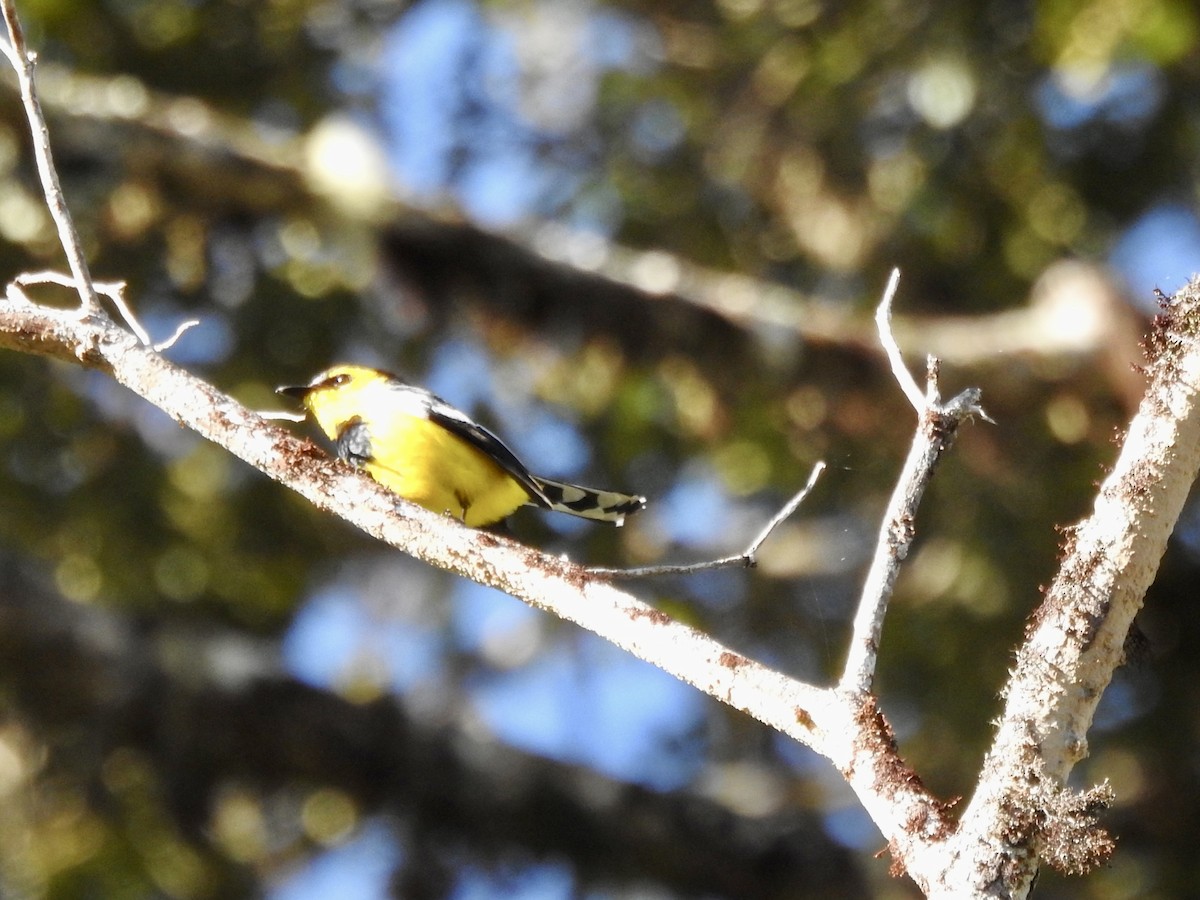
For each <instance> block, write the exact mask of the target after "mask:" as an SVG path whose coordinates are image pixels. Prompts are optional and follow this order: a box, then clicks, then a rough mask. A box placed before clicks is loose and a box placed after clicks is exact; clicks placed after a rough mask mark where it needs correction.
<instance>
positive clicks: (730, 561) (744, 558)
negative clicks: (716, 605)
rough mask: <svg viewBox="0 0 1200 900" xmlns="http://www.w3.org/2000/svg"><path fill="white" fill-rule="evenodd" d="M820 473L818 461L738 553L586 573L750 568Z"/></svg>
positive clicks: (636, 574)
mask: <svg viewBox="0 0 1200 900" xmlns="http://www.w3.org/2000/svg"><path fill="white" fill-rule="evenodd" d="M824 471H825V463H824V462H818V463H817V464H816V465H815V466H813V469H812V472H811V473H809V476H808V481H807V482H806V483H805V485H804V487H802V488H801V489H800V490H799V491H798V492H797V493H796V494H795V496H793V497H792V499H791V500H789V501H788V502H787V503H785V504H784V505H783V506H782V507H781V508H780V509H779V511H778V512H777V513H775V515H773V516H771V518H770V520H769V521H768V522H767V524H766V525H764V526H763V527H762V530H760V531H759V532H758V534H757V535H755V537H754V540H752V541H751V542H750V543H749V544H748V545H747V547H746V549H745V550H743V551H742V552H741V553H735V554H733V555H732V556H723V557H721V558H720V559H710V560H706V561H705V562H698V563H685V564H683V565H665V566H639V567H637V568H633V569H604V568H589V569H588V574H589V575H604V576H607V577H610V578H648V577H651V576H657V575H692V574H695V573H696V572H706V571H709V570H710V569H728V568H732V567H734V566H741V567H742V568H746V569H752V568H754V567H755V566H757V565H758V548H759V547H761V546H762V545H763V543H764V542H765V541H766V539H767V538H769V537H770V536H771V532H773V531H774V530H775V529H776V528H777V527H779V525H780V523H782V522H784V521H785V520H787V519H788V518H789V517H790V516H791V515H792V514H793V513H794V512H795V511H796V510H797V509H799V508H800V504H801V503H803V502H804V500H805V498H806V497H808V495H809V494H810V493H811V492H812V489H813V487H814V486H815V485H816V483H817V479H818V478H820V477H821V473H822V472H824Z"/></svg>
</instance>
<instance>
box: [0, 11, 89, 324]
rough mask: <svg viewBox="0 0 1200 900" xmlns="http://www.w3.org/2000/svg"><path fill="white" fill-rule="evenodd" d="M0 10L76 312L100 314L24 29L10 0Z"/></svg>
mask: <svg viewBox="0 0 1200 900" xmlns="http://www.w3.org/2000/svg"><path fill="white" fill-rule="evenodd" d="M0 11H2V12H3V14H4V24H5V26H6V28H7V29H8V43H7V44H4V45H0V48H2V49H3V52H4V55H5V56H7V57H8V60H9V62H10V63H12V67H13V70H14V71H15V72H16V73H17V84H18V87H19V89H20V93H21V102H22V104H23V105H24V107H25V115H26V117H27V118H28V119H29V133H30V135H31V136H32V138H33V155H34V158H35V159H36V160H37V170H38V175H39V176H40V178H41V181H42V193H43V194H44V195H45V198H46V206H47V208H48V209H49V210H50V215H51V217H53V219H54V224H55V226H56V227H57V228H58V239H59V241H60V242H61V243H62V247H63V251H64V252H65V253H66V255H67V263H68V265H70V267H71V275H72V276H73V277H74V284H75V290H76V292H77V293H78V294H79V309H80V312H81V313H83V314H84V315H104V311H103V308H102V307H101V306H100V298H99V296H98V295H97V294H96V289H95V287H93V285H92V276H91V273H90V272H89V271H88V264H87V258H86V257H85V256H84V253H83V245H82V243H81V242H80V240H79V232H78V231H76V230H75V222H74V220H73V219H72V218H71V211H70V210H69V209H68V208H67V201H66V199H65V198H64V197H63V192H62V186H61V185H60V184H59V181H58V170H57V169H56V168H55V166H54V155H53V153H52V152H51V150H50V131H49V129H48V128H47V127H46V117H45V116H44V115H43V114H42V104H41V101H39V100H38V95H37V90H36V88H35V87H34V83H33V72H34V68H35V59H36V58H35V56H34V54H32V53H31V52H30V51H29V49H28V47H26V45H25V32H24V30H23V29H22V28H21V20H20V19H19V18H18V17H17V8H16V5H15V3H14V0H0Z"/></svg>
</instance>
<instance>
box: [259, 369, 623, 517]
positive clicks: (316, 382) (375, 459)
mask: <svg viewBox="0 0 1200 900" xmlns="http://www.w3.org/2000/svg"><path fill="white" fill-rule="evenodd" d="M276 393H278V394H283V395H285V396H288V397H295V398H297V399H298V400H300V401H301V402H302V403H303V404H304V408H305V409H306V410H307V411H308V414H309V416H310V417H311V418H312V419H313V421H315V422H316V423H317V425H318V427H320V429H321V430H322V431H323V432H325V434H326V435H327V436H328V437H329V438H330V440H332V441H333V442H334V444H335V445H336V447H337V455H338V456H339V457H340V458H341V459H344V460H346V461H347V462H349V463H352V464H353V465H356V466H361V467H362V468H364V469H366V470H367V472H369V473H370V475H371V477H372V478H374V479H375V480H376V481H378V482H379V483H380V484H383V485H384V486H386V487H388V488H389V489H391V490H392V491H394V492H396V493H397V494H399V495H400V496H401V497H403V498H405V499H406V500H411V501H412V502H413V503H418V504H420V505H421V506H423V507H425V508H426V509H429V510H433V511H434V512H444V513H447V514H449V515H452V516H454V517H455V518H456V519H459V520H461V521H462V522H464V523H465V524H467V525H470V526H471V527H473V528H477V527H479V526H481V525H490V524H492V523H493V522H498V521H500V520H501V519H503V518H504V517H506V516H507V515H509V514H510V513H512V512H513V511H514V510H516V509H517V508H518V507H521V506H524V505H526V504H531V505H533V506H540V507H542V508H544V509H553V510H556V511H558V512H564V513H568V514H569V515H572V516H582V517H583V518H585V519H597V520H599V521H602V522H612V523H613V524H615V525H620V524H622V523H623V522H624V521H625V517H626V516H628V515H631V514H632V513H635V512H637V511H638V510H640V509H642V508H643V507H645V505H646V498H645V497H639V496H636V495H632V494H618V493H615V492H613V491H597V490H593V489H592V488H587V487H581V486H579V485H577V484H567V483H564V482H561V481H551V480H550V479H548V478H539V477H538V476H536V475H533V474H531V473H530V471H529V470H528V469H527V468H525V466H524V464H523V463H522V462H521V461H520V460H519V459H517V457H516V455H515V454H514V453H513V452H512V451H511V450H509V449H508V447H506V446H505V445H504V442H503V441H501V440H500V438H498V437H496V436H495V435H494V434H492V432H490V431H488V430H487V429H486V428H484V427H483V426H482V425H480V424H479V423H477V422H475V421H473V420H472V419H471V418H470V416H468V415H467V414H466V413H463V412H461V411H460V410H457V409H455V408H454V407H453V406H451V405H450V404H449V403H446V402H445V401H444V400H442V399H440V398H439V397H436V396H435V395H433V394H431V393H430V392H429V391H427V390H424V389H423V388H419V387H414V386H413V385H410V384H405V383H404V382H403V381H401V380H400V379H399V378H397V377H396V376H395V375H392V374H390V373H388V372H383V371H380V370H378V369H370V368H367V367H366V366H349V365H339V366H334V367H333V368H332V369H329V370H327V371H325V372H322V373H321V374H320V375H318V376H317V377H316V378H314V379H313V380H312V381H311V382H310V383H308V384H306V385H299V386H292V387H281V388H277V389H276Z"/></svg>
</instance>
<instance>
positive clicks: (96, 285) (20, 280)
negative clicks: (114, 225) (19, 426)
mask: <svg viewBox="0 0 1200 900" xmlns="http://www.w3.org/2000/svg"><path fill="white" fill-rule="evenodd" d="M0 2H2V0H0ZM31 284H57V285H59V286H61V287H68V288H72V287H75V282H74V281H73V280H72V279H71V277H70V276H69V275H63V274H62V273H60V272H53V271H47V272H22V273H21V274H20V275H18V276H17V277H16V278H14V279H13V280H12V283H11V286H12V287H15V288H17V289H18V290H20V289H21V288H25V287H28V286H29V285H31ZM91 286H92V289H93V290H94V291H95V292H96V294H97V295H102V296H104V297H107V298H108V299H109V300H111V301H112V305H113V306H114V307H115V308H116V310H117V312H118V313H119V314H120V316H121V321H123V322H124V323H125V324H126V325H127V326H128V327H129V330H130V331H132V332H133V333H134V336H136V337H137V339H138V341H140V342H141V343H142V345H143V346H146V347H149V348H150V349H151V350H153V351H154V352H155V353H161V352H162V351H164V350H169V349H171V347H174V346H175V342H176V341H178V340H179V338H180V337H182V336H183V334H184V333H185V332H186V331H187V330H188V329H189V328H194V327H196V326H197V325H199V324H200V320H199V319H188V320H186V321H184V322H181V323H180V324H179V325H178V326H176V328H175V330H174V331H173V332H172V333H171V336H170V337H168V338H167V339H166V340H162V341H159V342H157V343H153V342H152V341H151V340H150V335H149V333H148V332H147V331H146V329H145V328H144V327H143V326H142V323H141V322H139V321H138V320H137V316H135V315H134V314H133V310H131V309H130V308H129V304H128V303H126V302H125V282H123V281H93V282H91ZM21 293H22V295H23V294H24V292H23V291H22V292H21Z"/></svg>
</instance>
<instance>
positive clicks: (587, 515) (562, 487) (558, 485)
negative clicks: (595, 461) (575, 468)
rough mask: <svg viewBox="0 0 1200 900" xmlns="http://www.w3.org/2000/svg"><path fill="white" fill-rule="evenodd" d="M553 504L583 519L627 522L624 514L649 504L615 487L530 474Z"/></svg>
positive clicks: (617, 523)
mask: <svg viewBox="0 0 1200 900" xmlns="http://www.w3.org/2000/svg"><path fill="white" fill-rule="evenodd" d="M531 477H532V478H533V481H534V483H535V484H536V485H537V486H538V488H539V489H540V490H541V493H542V496H543V497H545V498H546V500H547V501H549V503H550V508H551V509H553V510H556V511H558V512H563V513H567V514H568V515H572V516H580V517H582V518H584V519H595V520H597V521H599V522H611V523H613V524H614V525H623V524H625V517H626V516H628V515H631V514H633V513H635V512H637V511H638V510H641V509H644V508H645V507H646V498H645V497H641V496H636V495H632V494H620V493H617V492H616V491H597V490H595V489H593V488H588V487H583V486H582V485H578V484H567V483H566V482H563V481H551V480H550V479H548V478H540V477H538V476H537V475H533V476H531Z"/></svg>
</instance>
